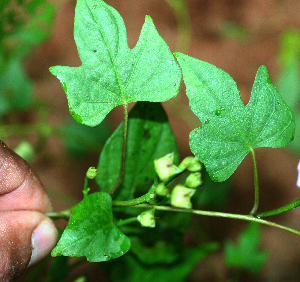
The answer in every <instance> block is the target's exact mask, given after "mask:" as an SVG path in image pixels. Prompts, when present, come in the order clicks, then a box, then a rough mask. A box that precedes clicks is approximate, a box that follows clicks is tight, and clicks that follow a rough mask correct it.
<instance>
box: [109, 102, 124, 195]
mask: <svg viewBox="0 0 300 282" xmlns="http://www.w3.org/2000/svg"><path fill="white" fill-rule="evenodd" d="M127 133H128V104H127V103H124V124H123V143H122V156H121V167H120V173H119V176H118V179H117V181H116V183H115V185H114V186H113V188H112V189H111V190H110V191H109V195H113V194H114V193H115V192H116V191H117V189H118V188H119V187H120V185H121V183H122V181H123V177H124V172H125V160H126V148H127Z"/></svg>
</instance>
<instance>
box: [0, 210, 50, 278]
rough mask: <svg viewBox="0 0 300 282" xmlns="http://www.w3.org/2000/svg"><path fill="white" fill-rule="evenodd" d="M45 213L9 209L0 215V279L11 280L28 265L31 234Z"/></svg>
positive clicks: (43, 218) (30, 251)
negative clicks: (9, 210)
mask: <svg viewBox="0 0 300 282" xmlns="http://www.w3.org/2000/svg"><path fill="white" fill-rule="evenodd" d="M45 219H47V220H49V219H48V218H47V217H46V216H45V215H43V214H42V213H39V212H34V211H11V212H3V213H1V215H0V250H1V251H0V281H5V282H6V281H12V279H13V278H15V277H17V276H19V275H20V274H21V273H22V272H23V271H24V270H25V269H26V267H27V266H28V263H29V261H30V258H31V253H32V248H31V236H32V232H33V231H34V229H35V228H36V227H37V226H38V225H39V224H40V223H41V222H42V221H43V220H45Z"/></svg>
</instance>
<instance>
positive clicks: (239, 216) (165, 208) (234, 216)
mask: <svg viewBox="0 0 300 282" xmlns="http://www.w3.org/2000/svg"><path fill="white" fill-rule="evenodd" d="M134 207H135V208H148V209H153V208H155V210H162V211H170V212H183V213H191V214H196V215H205V216H213V217H224V218H232V219H240V220H246V221H253V222H257V223H261V224H264V225H268V226H272V227H275V228H279V229H282V230H286V231H288V232H291V233H294V234H296V235H299V236H300V231H298V230H295V229H293V228H289V227H287V226H284V225H280V224H277V223H275V222H271V221H268V220H264V219H260V218H257V217H254V216H252V215H242V214H231V213H224V212H214V211H202V210H193V209H179V208H173V207H168V206H155V205H148V204H141V205H138V206H134Z"/></svg>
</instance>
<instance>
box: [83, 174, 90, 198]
mask: <svg viewBox="0 0 300 282" xmlns="http://www.w3.org/2000/svg"><path fill="white" fill-rule="evenodd" d="M89 191H90V188H89V179H88V178H87V177H86V176H85V178H84V184H83V191H82V192H83V198H85V197H86V196H87V195H88V193H89Z"/></svg>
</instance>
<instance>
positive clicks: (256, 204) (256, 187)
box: [250, 148, 259, 215]
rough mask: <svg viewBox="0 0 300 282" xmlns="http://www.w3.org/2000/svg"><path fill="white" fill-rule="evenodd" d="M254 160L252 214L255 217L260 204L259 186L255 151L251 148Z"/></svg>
mask: <svg viewBox="0 0 300 282" xmlns="http://www.w3.org/2000/svg"><path fill="white" fill-rule="evenodd" d="M251 154H252V160H253V171H254V206H253V208H252V210H251V212H250V214H251V215H254V214H255V213H256V212H257V209H258V204H259V185H258V172H257V164H256V157H255V153H254V150H253V149H252V148H251Z"/></svg>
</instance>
